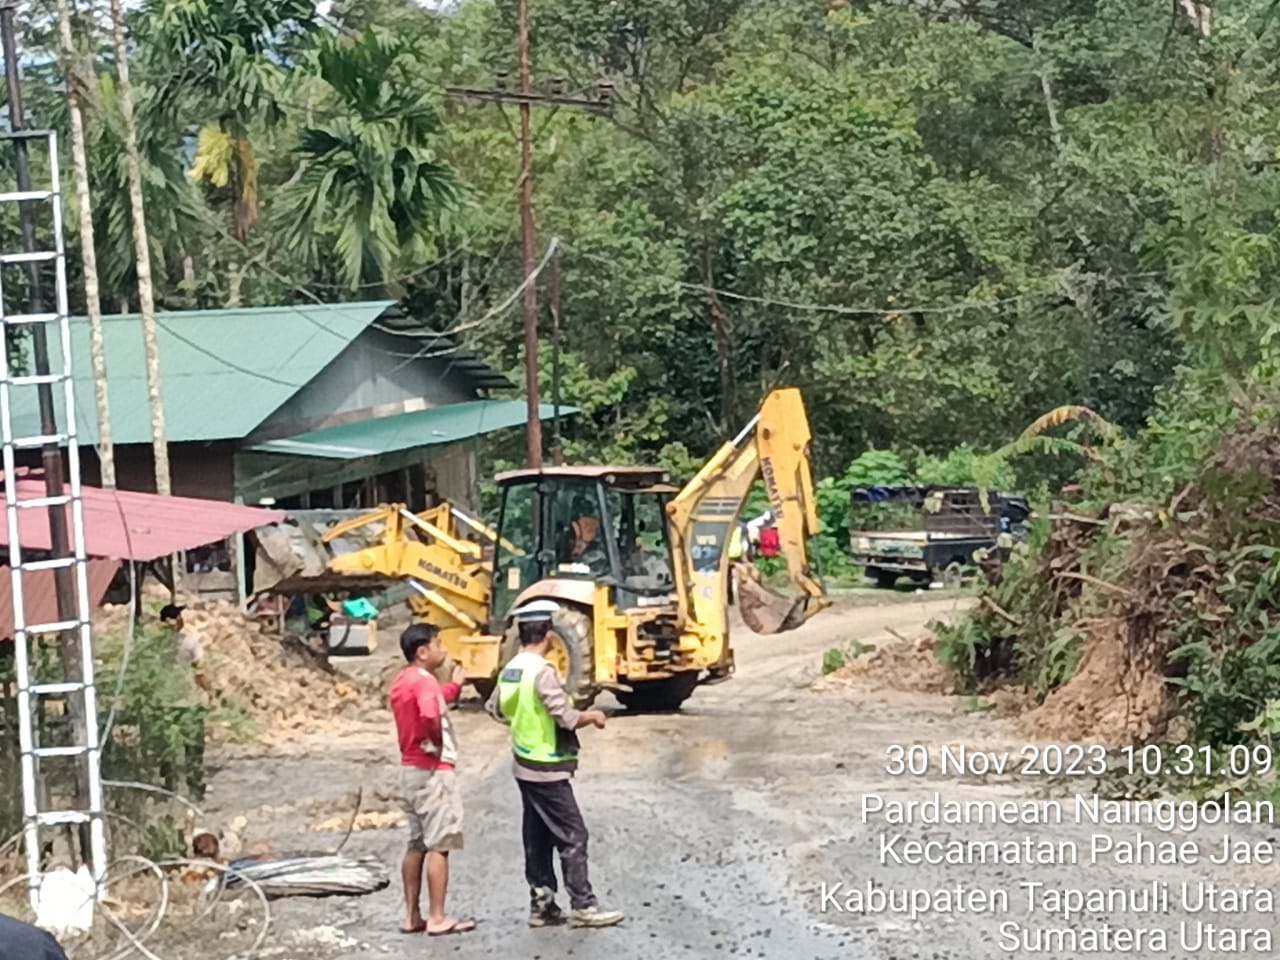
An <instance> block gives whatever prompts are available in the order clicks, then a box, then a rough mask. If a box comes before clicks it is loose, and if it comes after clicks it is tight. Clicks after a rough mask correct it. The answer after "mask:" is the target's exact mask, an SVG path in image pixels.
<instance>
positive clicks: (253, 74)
mask: <svg viewBox="0 0 1280 960" xmlns="http://www.w3.org/2000/svg"><path fill="white" fill-rule="evenodd" d="M140 26H141V28H142V31H143V33H144V34H145V36H144V41H145V42H144V44H143V51H144V55H145V56H146V58H147V62H148V63H149V64H150V65H151V66H152V67H153V69H151V70H149V71H148V72H149V73H150V74H151V75H154V76H156V77H158V78H160V79H159V83H158V85H157V89H156V91H155V95H156V101H155V102H156V103H157V104H159V105H160V109H162V110H164V111H165V112H166V113H167V114H168V115H169V118H170V127H171V129H175V130H176V129H179V128H184V127H185V126H186V125H187V124H189V123H190V122H192V121H195V122H197V123H198V124H199V125H200V133H199V136H198V143H197V150H196V157H195V161H194V163H193V164H192V169H191V178H192V180H193V181H195V182H196V183H208V184H211V185H213V186H215V187H219V188H228V187H229V188H230V191H231V195H232V198H233V207H234V210H233V214H232V231H233V233H234V235H235V238H236V239H237V240H238V241H240V242H242V243H243V242H244V241H245V240H246V239H247V238H248V236H249V232H250V230H251V229H252V228H253V225H254V224H255V223H256V222H257V220H258V216H259V200H258V160H257V156H256V154H255V151H254V148H253V144H252V142H251V140H250V132H251V130H253V129H254V128H255V127H256V126H258V125H261V124H265V125H267V126H270V125H272V124H275V123H278V122H279V121H280V120H281V119H282V118H283V117H284V110H283V107H282V105H281V103H280V99H279V93H280V89H281V87H282V85H283V83H284V75H285V68H286V67H287V66H288V65H289V64H290V63H291V62H292V61H293V60H294V59H296V57H297V56H298V55H299V53H300V52H301V51H302V50H305V49H307V48H308V47H309V45H310V35H311V32H312V31H314V30H315V29H316V4H315V2H314V0H253V2H251V3H246V2H244V0H148V2H147V4H146V6H145V8H144V15H143V17H142V19H141V21H140Z"/></svg>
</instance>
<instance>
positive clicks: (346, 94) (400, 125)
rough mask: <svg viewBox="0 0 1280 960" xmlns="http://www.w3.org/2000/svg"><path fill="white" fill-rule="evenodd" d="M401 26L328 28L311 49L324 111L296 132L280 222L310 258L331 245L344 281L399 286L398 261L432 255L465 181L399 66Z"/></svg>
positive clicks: (423, 95) (406, 47) (432, 113)
mask: <svg viewBox="0 0 1280 960" xmlns="http://www.w3.org/2000/svg"><path fill="white" fill-rule="evenodd" d="M414 50H415V48H414V44H413V42H412V41H411V40H410V39H409V38H408V37H406V36H403V35H398V36H387V35H384V34H380V33H377V32H375V31H373V30H366V31H365V32H364V33H363V34H362V35H361V36H360V38H359V39H357V40H354V41H350V40H346V39H342V38H327V39H325V40H323V41H321V43H320V46H319V49H318V50H317V53H316V65H317V72H318V76H319V78H320V80H321V81H322V82H323V84H324V86H325V88H326V93H327V96H326V100H325V103H326V106H331V108H332V110H333V113H332V115H331V117H330V119H328V120H326V121H325V122H323V123H317V124H316V125H315V126H307V127H305V128H304V129H303V130H302V131H301V132H300V134H299V143H298V149H297V152H298V155H299V156H300V158H301V167H300V169H299V171H298V173H297V175H296V176H295V177H294V179H293V182H292V183H291V184H290V185H289V186H288V188H287V189H286V190H285V191H283V193H282V197H281V219H282V224H281V230H282V231H283V232H284V233H285V234H286V235H288V236H291V237H293V238H294V239H295V240H296V242H297V244H298V246H299V247H300V248H301V250H302V251H303V252H304V255H305V257H306V259H307V260H308V261H309V262H311V263H313V264H314V263H318V262H319V261H320V260H321V259H322V258H323V257H324V256H325V254H326V253H327V250H326V247H327V246H328V245H330V244H331V245H332V249H333V250H335V251H336V252H337V254H338V256H339V257H340V259H341V263H342V280H343V282H344V283H345V284H347V286H348V287H349V288H350V289H353V290H354V289H357V288H358V287H360V286H361V284H362V283H364V282H369V283H374V284H377V285H380V286H381V287H382V289H383V290H384V291H392V290H397V289H401V288H402V284H401V283H400V282H399V280H398V278H397V277H396V271H397V269H401V268H403V269H411V268H412V267H414V266H416V265H419V264H421V263H423V262H425V261H428V260H430V259H431V256H432V253H433V246H432V245H433V243H434V241H435V239H436V237H437V236H438V235H439V232H440V229H441V226H442V224H443V222H444V221H445V219H446V217H447V216H448V215H449V214H451V213H452V212H453V211H455V210H457V209H458V208H459V204H460V202H461V198H462V189H461V185H460V183H459V182H458V180H457V178H456V177H455V176H454V174H453V172H452V171H451V170H450V169H449V167H448V166H446V165H445V164H444V163H442V162H441V161H440V160H439V159H438V157H437V153H436V150H435V142H436V140H437V137H438V134H439V133H440V129H441V124H440V116H439V113H438V112H437V110H436V109H435V107H434V105H433V104H432V102H431V99H430V96H429V93H428V91H427V90H426V89H424V87H423V86H422V84H421V83H419V82H416V81H415V79H414V78H413V77H412V76H411V75H410V74H408V73H407V72H406V71H405V70H404V69H403V61H404V59H405V58H407V57H410V56H412V55H413V53H414Z"/></svg>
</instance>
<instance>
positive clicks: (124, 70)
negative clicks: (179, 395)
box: [111, 0, 171, 496]
mask: <svg viewBox="0 0 1280 960" xmlns="http://www.w3.org/2000/svg"><path fill="white" fill-rule="evenodd" d="M111 32H112V36H113V38H114V40H115V47H116V76H117V77H118V79H119V81H120V116H121V119H122V120H123V121H124V134H125V137H124V147H125V159H126V162H127V164H128V174H129V208H130V213H131V214H132V217H131V219H132V222H133V245H134V249H135V252H136V254H137V275H138V303H139V308H140V310H141V313H142V343H143V349H144V350H145V352H146V364H147V400H148V402H149V403H150V405H151V453H152V457H153V458H154V461H155V478H156V493H158V494H160V495H161V496H168V495H169V494H170V492H171V490H170V486H169V444H168V441H167V439H166V437H165V428H164V400H163V398H162V396H161V392H160V347H159V343H158V341H157V338H156V303H155V291H154V290H153V289H152V286H151V248H150V247H149V246H148V243H147V221H146V215H145V213H144V211H143V205H142V155H141V153H140V152H139V150H138V130H137V126H136V124H135V122H134V115H133V87H132V85H131V84H130V83H129V48H128V44H127V43H126V40H125V25H124V11H123V10H122V9H121V7H120V0H111Z"/></svg>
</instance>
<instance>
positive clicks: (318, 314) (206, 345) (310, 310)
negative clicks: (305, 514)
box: [10, 301, 392, 443]
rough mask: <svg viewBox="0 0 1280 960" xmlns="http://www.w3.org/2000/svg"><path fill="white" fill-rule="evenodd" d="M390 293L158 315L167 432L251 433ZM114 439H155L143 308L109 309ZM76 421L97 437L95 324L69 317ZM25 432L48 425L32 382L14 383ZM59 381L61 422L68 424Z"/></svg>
mask: <svg viewBox="0 0 1280 960" xmlns="http://www.w3.org/2000/svg"><path fill="white" fill-rule="evenodd" d="M390 306H392V302H391V301H373V302H365V303H335V304H324V305H318V304H316V305H306V306H296V307H249V308H246V309H242V310H182V311H172V312H161V313H158V314H157V315H156V327H157V339H158V347H159V354H160V370H161V390H162V396H163V399H164V414H165V432H166V434H167V435H168V439H169V440H170V441H171V442H177V441H183V440H223V439H239V438H240V437H244V436H247V435H248V434H249V433H250V432H252V431H253V429H254V428H255V427H257V426H258V425H259V424H260V423H262V422H263V421H264V420H266V419H267V417H269V416H270V415H271V414H272V413H273V412H275V410H276V409H278V408H279V407H280V405H281V404H283V403H284V402H285V401H286V400H288V399H289V398H290V397H292V396H293V395H294V394H295V393H297V392H298V391H299V390H300V389H301V388H302V387H303V386H305V385H306V384H307V383H308V382H309V381H310V380H311V379H313V378H314V377H315V376H316V375H317V374H318V373H319V372H320V371H321V370H323V369H324V367H325V366H326V365H327V364H328V363H329V362H330V361H332V360H333V359H334V357H336V356H337V355H338V354H339V353H341V352H342V351H343V350H344V349H345V348H346V347H347V346H349V345H350V343H351V341H352V340H354V339H355V338H356V337H357V336H358V335H359V334H360V333H361V332H362V331H363V330H364V329H365V328H366V327H367V326H369V324H371V323H372V322H373V321H374V320H376V319H377V318H378V317H379V316H380V315H381V314H382V313H383V312H384V311H385V310H386V309H387V308H388V307H390ZM102 328H103V340H104V342H105V348H106V359H107V380H108V383H109V386H110V396H109V401H110V410H111V437H112V440H113V441H114V442H115V443H150V442H151V413H150V405H149V403H148V401H147V373H146V363H145V356H144V354H143V345H142V323H141V320H140V318H139V317H138V315H136V314H125V315H116V316H110V317H104V318H103V322H102ZM71 349H72V360H73V365H72V372H73V374H74V376H75V400H76V408H77V409H76V429H77V432H78V433H79V439H80V442H81V443H93V442H95V441H96V440H97V436H98V430H97V417H96V414H95V413H94V399H93V377H92V373H91V369H92V368H91V364H90V356H89V323H88V321H87V320H86V319H84V318H81V317H76V318H74V319H73V320H72V321H71ZM49 354H50V364H51V366H52V368H53V369H54V370H55V371H57V370H59V369H61V367H62V345H61V338H60V337H55V336H51V337H50V344H49ZM10 393H11V396H12V397H13V424H14V432H15V434H17V435H20V436H24V435H35V434H38V433H39V432H40V430H39V418H38V415H37V408H36V391H35V388H34V387H22V388H14V389H12V390H11V391H10ZM62 393H63V392H62V388H61V387H55V389H54V396H55V398H56V400H55V402H56V405H57V410H58V422H59V423H65V422H66V420H65V419H64V417H65V411H64V409H63V399H62Z"/></svg>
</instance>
